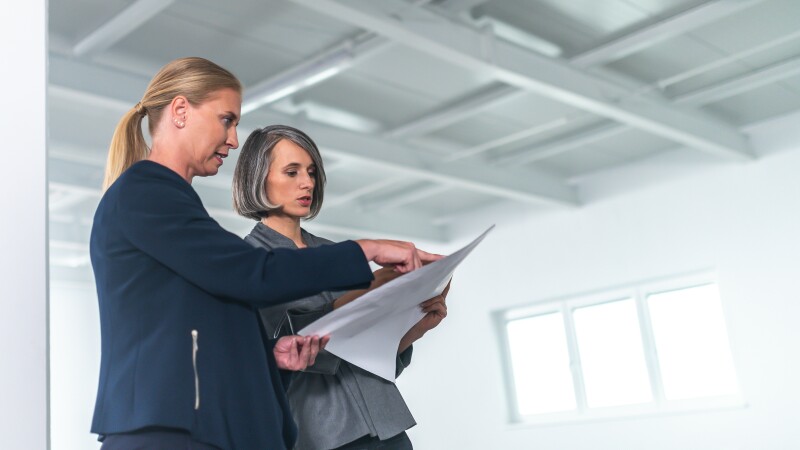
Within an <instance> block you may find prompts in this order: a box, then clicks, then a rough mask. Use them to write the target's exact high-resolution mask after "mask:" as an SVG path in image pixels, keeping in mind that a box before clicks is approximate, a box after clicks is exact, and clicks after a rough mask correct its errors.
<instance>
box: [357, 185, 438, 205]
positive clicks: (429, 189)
mask: <svg viewBox="0 0 800 450" xmlns="http://www.w3.org/2000/svg"><path fill="white" fill-rule="evenodd" d="M449 189H450V188H449V187H448V186H447V185H444V184H427V185H424V186H417V187H414V188H412V189H410V190H408V191H406V192H401V193H399V194H395V195H390V196H384V197H382V198H380V199H376V200H372V201H370V202H367V203H366V204H365V205H364V209H366V210H367V211H386V210H390V209H394V208H398V207H401V206H404V205H407V204H409V203H414V202H416V201H418V200H423V199H426V198H428V197H431V196H434V195H438V194H441V193H442V192H445V191H447V190H449Z"/></svg>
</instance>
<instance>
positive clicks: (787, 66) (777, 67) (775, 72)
mask: <svg viewBox="0 0 800 450" xmlns="http://www.w3.org/2000/svg"><path fill="white" fill-rule="evenodd" d="M797 74H800V57H799V58H793V59H790V60H788V61H784V62H781V63H778V64H774V65H772V66H769V67H765V68H763V69H759V70H756V71H754V72H751V73H747V74H744V75H741V76H738V77H734V78H731V79H729V80H726V81H724V82H722V83H718V84H714V85H711V86H707V87H704V88H701V89H698V90H695V91H692V92H687V93H685V94H681V95H678V96H676V97H675V98H673V99H672V101H673V102H674V103H675V104H678V105H688V106H692V107H697V106H703V105H707V104H709V103H713V102H716V101H719V100H724V99H726V98H730V97H733V96H735V95H739V94H742V93H744V92H748V91H751V90H753V89H757V88H759V87H762V86H765V85H767V84H770V83H776V82H778V81H781V80H785V79H787V78H790V77H793V76H795V75H797ZM627 129H628V127H626V126H624V125H620V124H617V123H605V124H600V125H592V126H590V127H588V128H585V129H584V130H583V131H579V132H577V133H573V134H571V135H570V136H568V137H566V138H563V139H557V140H554V141H552V142H549V143H544V144H541V145H538V146H536V147H534V148H522V149H517V150H515V151H512V152H508V153H505V154H503V155H500V156H498V157H495V158H493V159H492V161H493V162H496V163H498V164H530V163H533V162H536V161H539V160H542V159H546V158H550V157H552V156H556V155H559V154H561V153H564V152H567V151H570V150H572V149H575V148H579V147H582V146H586V145H590V144H591V143H592V142H596V141H599V140H601V139H605V138H607V137H611V136H615V135H617V134H619V133H622V132H624V131H626V130H627Z"/></svg>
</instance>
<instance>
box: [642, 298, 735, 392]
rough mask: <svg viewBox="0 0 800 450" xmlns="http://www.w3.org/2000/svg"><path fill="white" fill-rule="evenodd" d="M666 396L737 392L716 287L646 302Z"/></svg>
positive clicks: (648, 299) (650, 299)
mask: <svg viewBox="0 0 800 450" xmlns="http://www.w3.org/2000/svg"><path fill="white" fill-rule="evenodd" d="M647 302H648V306H649V308H650V320H651V322H652V324H653V335H654V336H655V343H656V350H657V352H658V361H659V364H660V366H661V377H662V379H663V382H664V395H665V396H666V398H667V399H670V400H676V399H687V398H697V397H706V396H716V395H728V394H735V393H736V392H737V391H738V388H737V386H736V376H735V374H734V369H733V359H732V358H731V351H730V346H729V345H728V334H727V332H726V331H725V320H724V318H723V315H722V305H721V304H720V300H719V292H718V290H717V286H716V285H715V284H709V285H705V286H699V287H693V288H689V289H681V290H677V291H671V292H663V293H659V294H654V295H650V296H649V297H648V298H647Z"/></svg>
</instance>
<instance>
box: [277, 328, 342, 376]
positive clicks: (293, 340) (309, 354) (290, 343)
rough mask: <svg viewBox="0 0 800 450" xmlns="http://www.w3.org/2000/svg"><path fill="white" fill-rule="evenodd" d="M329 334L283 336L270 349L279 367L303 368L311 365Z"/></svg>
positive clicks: (289, 368)
mask: <svg viewBox="0 0 800 450" xmlns="http://www.w3.org/2000/svg"><path fill="white" fill-rule="evenodd" d="M329 340H330V336H325V337H323V338H320V337H319V336H297V335H293V336H283V337H281V338H280V339H278V342H276V343H275V347H274V348H273V349H272V353H273V355H275V361H276V362H277V363H278V368H279V369H284V370H295V371H297V370H305V369H306V368H307V367H308V366H313V365H314V361H315V360H316V358H317V354H318V353H319V352H320V351H321V350H322V349H324V348H325V345H326V344H327V343H328V341H329Z"/></svg>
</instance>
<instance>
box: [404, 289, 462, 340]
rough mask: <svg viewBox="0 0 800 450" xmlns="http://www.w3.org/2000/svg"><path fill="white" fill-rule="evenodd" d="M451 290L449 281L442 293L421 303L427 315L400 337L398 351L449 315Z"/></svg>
mask: <svg viewBox="0 0 800 450" xmlns="http://www.w3.org/2000/svg"><path fill="white" fill-rule="evenodd" d="M448 292H450V283H449V282H448V283H447V286H445V288H444V290H443V291H442V293H441V294H439V295H437V296H436V297H433V298H429V299H428V300H425V301H424V302H422V303H421V304H420V307H421V308H422V312H424V313H425V316H424V317H422V319H420V320H419V322H417V323H416V324H414V326H413V327H411V329H410V330H408V331H407V332H406V334H405V335H404V336H403V337H402V339H400V345H398V347H397V353H402V352H403V351H405V349H407V348H408V347H409V346H411V344H413V343H414V341H416V340H418V339H419V338H421V337H422V336H424V335H425V333H427V332H428V331H430V330H432V329H434V328H436V327H437V326H438V325H439V324H440V323H442V320H444V318H445V317H447V302H446V300H447V293H448Z"/></svg>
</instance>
